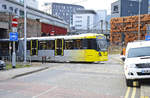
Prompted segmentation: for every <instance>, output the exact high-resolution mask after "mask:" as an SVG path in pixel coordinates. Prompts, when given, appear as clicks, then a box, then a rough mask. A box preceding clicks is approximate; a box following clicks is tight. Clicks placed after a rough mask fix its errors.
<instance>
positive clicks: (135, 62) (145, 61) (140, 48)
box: [124, 41, 150, 86]
mask: <svg viewBox="0 0 150 98" xmlns="http://www.w3.org/2000/svg"><path fill="white" fill-rule="evenodd" d="M124 59H125V61H124V72H125V78H126V84H127V86H134V85H133V84H134V83H133V82H134V81H136V82H138V84H139V81H140V80H145V79H150V41H136V42H129V43H128V45H127V47H126V53H125V57H124Z"/></svg>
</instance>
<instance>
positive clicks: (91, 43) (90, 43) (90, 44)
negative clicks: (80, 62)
mask: <svg viewBox="0 0 150 98" xmlns="http://www.w3.org/2000/svg"><path fill="white" fill-rule="evenodd" d="M83 48H84V49H95V50H97V44H96V39H84V40H83Z"/></svg>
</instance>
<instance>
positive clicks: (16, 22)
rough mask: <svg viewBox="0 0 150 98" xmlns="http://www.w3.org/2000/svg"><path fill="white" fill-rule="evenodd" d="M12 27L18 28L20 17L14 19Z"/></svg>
mask: <svg viewBox="0 0 150 98" xmlns="http://www.w3.org/2000/svg"><path fill="white" fill-rule="evenodd" d="M12 27H18V17H15V16H14V17H13V19H12Z"/></svg>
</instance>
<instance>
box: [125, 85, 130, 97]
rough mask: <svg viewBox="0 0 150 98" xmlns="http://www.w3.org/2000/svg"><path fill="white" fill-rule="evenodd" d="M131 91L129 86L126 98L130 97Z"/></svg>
mask: <svg viewBox="0 0 150 98" xmlns="http://www.w3.org/2000/svg"><path fill="white" fill-rule="evenodd" d="M129 93H130V87H128V89H127V92H126V95H125V98H128V96H129Z"/></svg>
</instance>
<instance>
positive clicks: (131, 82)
mask: <svg viewBox="0 0 150 98" xmlns="http://www.w3.org/2000/svg"><path fill="white" fill-rule="evenodd" d="M126 85H127V86H129V87H133V81H132V80H128V79H126Z"/></svg>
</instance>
